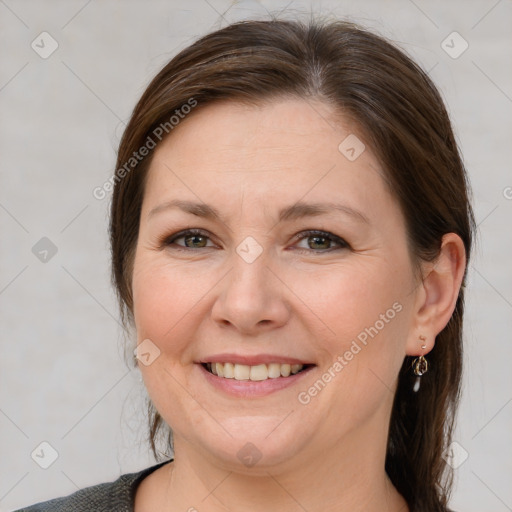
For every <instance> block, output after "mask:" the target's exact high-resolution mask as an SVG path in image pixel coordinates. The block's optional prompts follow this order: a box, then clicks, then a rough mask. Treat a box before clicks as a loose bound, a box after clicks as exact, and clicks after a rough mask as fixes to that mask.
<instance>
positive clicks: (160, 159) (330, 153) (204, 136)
mask: <svg viewBox="0 0 512 512" xmlns="http://www.w3.org/2000/svg"><path fill="white" fill-rule="evenodd" d="M355 132H356V128H355V127H354V126H353V125H350V124H349V123H347V122H344V121H343V120H342V119H340V117H339V116H336V115H335V113H334V111H333V110H332V109H331V107H330V106H329V105H327V104H326V103H323V102H321V101H319V100H314V101H313V100H307V101H306V100H302V99H295V98H287V99H280V100H276V101H271V102H265V103H262V104H261V105H258V106H253V105H246V104H241V103H236V102H232V101H231V102H220V103H215V104H211V105H208V106H205V107H202V108H200V106H198V107H197V110H196V111H193V113H192V114H190V115H189V116H188V117H186V118H185V119H184V120H182V121H181V122H180V123H179V125H178V126H176V127H175V128H174V129H173V131H172V133H171V135H170V136H169V137H167V138H166V139H165V140H164V141H163V142H162V143H161V144H160V145H159V146H158V147H157V149H156V150H155V154H154V157H153V161H152V164H151V166H150V169H149V176H148V181H147V187H146V191H145V200H144V202H145V203H150V205H151V204H153V203H155V202H158V201H161V200H168V199H169V198H172V197H175V196H183V195H185V196H187V197H188V198H191V199H194V200H197V199H204V200H206V198H207V199H208V201H206V202H211V201H212V200H214V199H217V201H218V203H219V205H220V206H221V207H222V205H223V203H224V204H225V205H227V202H226V201H228V202H230V203H232V202H233V200H234V198H237V197H238V198H239V200H240V201H246V202H253V203H254V204H255V205H256V204H257V203H258V202H259V201H264V202H265V203H266V204H267V205H268V204H273V203H274V202H287V203H289V202H290V201H292V202H293V201H298V200H299V199H301V198H307V199H311V200H315V201H316V200H333V201H334V200H336V199H337V198H339V197H340V196H343V197H344V198H345V199H348V200H349V201H352V202H356V203H365V202H366V203H367V205H366V207H367V208H369V209H372V208H373V209H375V206H376V204H375V202H376V200H384V201H385V202H386V201H388V202H389V200H390V197H387V196H389V194H387V191H386V189H385V184H384V180H383V179H382V174H383V171H382V169H381V168H380V164H379V162H378V161H377V159H376V158H375V156H374V155H373V153H372V151H371V150H370V148H368V146H366V147H365V148H364V150H363V151H362V153H361V154H360V155H359V156H357V158H355V159H349V158H347V154H346V153H344V152H343V151H344V150H346V149H347V148H346V146H347V144H346V143H345V141H347V140H348V141H349V146H352V147H354V150H355V151H357V152H358V153H359V152H360V151H361V148H363V147H364V146H363V144H364V143H363V141H362V140H361V137H360V136H359V135H357V134H356V133H355ZM340 144H341V146H340ZM357 144H360V145H359V146H358V145H357ZM340 148H341V150H340ZM349 149H351V148H349ZM348 156H353V154H350V153H349V154H348ZM212 193H214V194H215V197H212ZM386 194H387V196H386ZM170 196H172V197H170ZM327 196H328V197H327ZM150 205H148V206H147V207H146V208H143V209H146V210H147V208H149V206H150ZM153 206H154V204H153ZM146 213H147V212H146ZM375 213H376V214H378V212H375Z"/></svg>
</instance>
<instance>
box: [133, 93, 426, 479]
mask: <svg viewBox="0 0 512 512" xmlns="http://www.w3.org/2000/svg"><path fill="white" fill-rule="evenodd" d="M347 137H349V138H348V139H347ZM340 144H341V146H340ZM361 144H362V143H361V141H360V140H359V139H356V138H355V135H354V134H353V132H352V130H351V128H350V126H349V125H346V124H345V125H343V124H340V121H339V119H338V120H337V121H336V120H335V118H334V117H333V115H332V112H331V110H330V108H329V107H328V106H327V105H326V104H324V103H321V102H318V101H315V102H312V101H310V102H305V101H303V100H300V99H288V100H279V101H274V102H272V103H267V104H265V105H264V106H261V107H249V106H243V105H241V104H238V103H234V102H229V103H219V104H214V105H210V106H207V107H205V108H204V109H202V110H198V111H197V112H194V113H193V114H191V115H190V116H189V117H188V118H186V119H185V120H184V121H181V124H180V125H178V126H177V127H175V128H174V130H173V131H172V134H171V136H170V137H169V138H167V139H166V140H165V141H164V142H163V143H162V144H161V145H160V146H159V147H158V148H157V149H156V150H155V154H154V159H153V161H152V163H151V167H150V170H149V176H148V182H147V186H146V189H145V196H144V201H143V206H142V212H141V219H140V231H139V238H138V243H137V248H136V255H135V262H134V272H133V297H134V316H135V322H136V328H137V337H138V343H139V344H142V345H140V347H139V360H140V362H139V367H140V369H141V372H142V374H143V378H144V381H145V384H146V387H147V389H148V393H149V395H150V397H151V399H152V401H153V403H154V404H155V406H156V408H157V410H158V411H159V413H160V414H161V416H162V417H163V418H164V420H165V421H166V422H167V423H168V424H169V425H170V426H171V428H172V430H173V431H174V436H175V446H176V453H178V451H179V450H182V451H185V450H198V451H199V450H200V451H201V452H202V453H203V456H206V457H208V458H209V459H210V460H211V461H215V463H216V464H218V465H219V466H220V467H226V468H231V469H232V468H233V467H238V469H239V470H241V471H244V470H245V469H244V465H245V466H247V467H250V466H252V465H253V464H254V463H256V466H255V467H254V468H253V469H252V471H253V472H254V471H258V470H259V469H258V468H269V467H274V468H276V467H278V465H281V466H282V467H285V466H286V464H296V463H297V461H299V460H301V461H304V460H307V457H308V456H311V457H313V456H316V457H318V453H326V454H328V453H334V452H338V454H339V455H341V456H347V455H348V454H349V452H350V450H351V449H354V447H357V450H358V452H359V453H360V456H361V457H363V458H364V450H368V452H370V451H372V446H374V445H375V443H378V444H379V445H384V444H385V439H386V437H387V425H388V421H389V414H390V411H391V406H392V400H393V395H394V390H395V385H396V380H397V374H398V371H399V369H400V366H401V365H402V362H403V358H404V356H405V355H406V342H407V340H408V339H411V338H412V337H413V336H416V334H417V333H415V332H413V331H414V326H413V314H414V303H415V296H416V290H417V288H416V281H415V277H414V274H413V269H412V264H411V260H410V256H409V253H408V249H407V240H406V231H405V223H404V218H403V215H402V213H401V211H400V209H399V205H398V204H397V202H396V200H395V199H394V198H393V197H392V196H391V194H390V193H389V191H388V189H387V186H386V184H385V182H384V180H383V177H382V176H383V170H382V169H381V166H380V165H379V162H378V161H377V159H376V157H375V155H373V154H372V152H371V150H370V149H369V147H368V146H367V147H366V148H365V149H364V148H363V146H362V145H361ZM172 203H174V205H173V204H172ZM313 205H314V206H313ZM189 229H194V230H197V231H196V232H193V233H192V234H190V233H188V234H187V233H184V231H186V230H189ZM211 362H219V363H231V364H228V365H219V367H217V365H215V368H217V373H221V372H226V375H227V377H221V376H219V375H214V374H213V373H210V372H209V371H208V369H207V368H208V365H207V364H202V363H211ZM235 363H236V365H235ZM244 363H245V364H244ZM291 363H293V364H303V365H304V370H303V371H300V372H299V373H297V374H292V375H290V376H288V377H286V376H280V377H276V375H279V374H280V373H282V374H284V375H286V374H287V373H288V371H297V369H300V368H301V367H300V366H299V367H297V366H292V367H291V368H290V367H288V366H286V365H287V364H291ZM234 365H235V366H234ZM262 365H265V366H262ZM249 366H250V367H255V368H254V369H253V368H248V367H249ZM269 372H270V376H269ZM233 373H234V375H235V377H238V378H239V379H241V380H239V379H237V378H228V377H230V376H232V375H233ZM247 378H249V380H247ZM252 378H254V379H255V380H251V379H252ZM259 379H262V380H259ZM322 450H325V451H322Z"/></svg>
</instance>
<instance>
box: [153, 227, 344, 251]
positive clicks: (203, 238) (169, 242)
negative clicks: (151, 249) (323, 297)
mask: <svg viewBox="0 0 512 512" xmlns="http://www.w3.org/2000/svg"><path fill="white" fill-rule="evenodd" d="M178 240H183V241H184V243H183V244H181V243H176V242H177V241H178ZM209 240H210V237H209V235H208V234H207V233H206V232H204V231H202V230H201V229H187V230H185V231H180V232H179V233H176V234H174V235H171V236H170V237H167V238H165V239H163V240H162V242H161V245H162V247H164V246H167V247H168V246H175V247H174V248H175V249H178V250H188V249H203V248H207V247H215V245H214V244H213V243H212V244H211V245H207V244H208V241H209ZM294 240H299V241H302V240H308V242H307V245H308V247H307V248H306V249H305V248H298V250H299V251H302V252H309V253H311V252H317V253H318V252H319V253H324V252H331V251H333V250H336V249H349V248H350V245H349V244H348V243H347V242H346V241H345V240H343V239H342V238H340V237H339V236H336V235H334V234H332V233H328V232H326V231H319V230H307V231H301V232H300V233H298V234H297V235H295V236H294ZM210 241H211V240H210ZM332 244H336V245H337V246H338V247H337V248H336V247H332ZM294 250H295V249H294Z"/></svg>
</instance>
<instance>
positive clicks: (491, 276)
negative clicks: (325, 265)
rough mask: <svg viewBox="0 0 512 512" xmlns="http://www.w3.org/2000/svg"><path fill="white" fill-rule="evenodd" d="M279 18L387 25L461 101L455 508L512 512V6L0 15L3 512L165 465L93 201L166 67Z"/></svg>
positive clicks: (387, 4) (101, 208)
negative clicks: (461, 274)
mask: <svg viewBox="0 0 512 512" xmlns="http://www.w3.org/2000/svg"><path fill="white" fill-rule="evenodd" d="M265 8H266V9H268V10H269V11H272V12H274V13H277V12H279V11H281V10H282V11H283V12H282V14H281V16H282V17H293V16H296V15H300V14H301V13H304V12H306V13H307V12H309V11H313V12H321V13H323V14H324V15H332V16H337V17H347V18H349V19H351V20H354V21H358V22H360V23H363V24H364V25H366V26H367V27H370V28H374V29H375V30H377V31H379V32H380V33H382V34H384V35H387V36H389V37H391V38H392V39H394V40H395V41H398V42H399V43H400V44H401V45H402V47H403V48H405V49H406V50H407V51H408V52H409V53H410V54H411V55H412V56H413V57H414V58H415V59H416V60H418V61H419V62H420V63H421V65H422V66H423V67H424V69H426V70H429V72H430V75H431V76H432V78H433V79H434V81H435V82H436V84H437V85H438V86H439V88H440V89H441V91H442V94H443V96H444V98H445V99H446V102H447V104H448V107H449V110H450V112H451V115H452V117H453V122H454V125H455V128H456V132H457V135H458V138H459V140H460V144H461V148H462V151H463V154H464V158H465V162H466V164H467V168H468V171H469V174H470V177H471V180H472V185H473V190H474V206H475V212H476V217H477V221H478V223H479V244H478V246H477V248H476V251H475V258H474V260H473V262H472V265H471V268H470V279H469V284H468V295H469V298H468V303H467V318H466V325H465V327H466V373H465V378H464V397H463V401H462V407H461V410H460V419H459V423H458V429H457V435H456V440H457V442H458V443H459V444H460V445H461V447H462V448H463V449H464V450H465V451H467V453H468V454H469V457H468V459H467V460H466V461H464V463H462V465H460V467H459V468H458V469H457V471H456V473H457V487H456V491H455V493H454V497H453V500H452V507H454V508H455V509H456V510H458V511H459V512H476V511H478V512H482V511H484V510H485V511H490V510H493V511H496V512H501V511H506V510H512V487H511V485H510V483H511V477H512V434H511V432H512V428H511V427H512V403H511V401H512V385H511V383H512V372H511V371H510V364H511V361H512V339H511V334H510V333H511V331H512V315H511V308H512V269H511V255H512V235H511V233H512V230H511V228H510V224H511V222H510V221H511V217H512V200H511V197H512V188H507V187H512V174H511V172H510V162H511V161H512V150H511V148H512V142H511V141H512V139H511V135H512V133H511V124H512V70H511V66H510V63H511V62H512V44H511V43H512V3H511V1H510V0H501V1H495V0H490V1H487V0H481V1H462V0H460V1H438V2H427V1H420V0H415V1H414V2H413V1H412V0H393V1H377V0H372V1H343V0H342V1H329V2H328V1H322V2H314V1H311V2H308V1H300V0H295V1H292V2H290V0H265V1H262V2H257V1H247V2H228V1H226V0H208V1H206V0H191V1H178V0H175V1H169V0H168V1H149V2H142V1H139V2H135V1H125V2H119V1H112V0H108V1H100V0H92V1H86V0H80V1H45V2H41V1H21V0H18V1H15V0H0V43H1V48H2V53H1V57H0V59H1V62H0V112H1V117H0V155H1V161H0V173H1V174H0V180H1V186H0V235H1V238H0V312H1V313H0V314H1V319H0V321H1V323H0V325H1V358H0V433H1V435H0V510H2V511H6V510H13V509H15V508H18V507H21V506H22V505H27V504H29V503H33V502H36V501H41V500H44V499H49V498H53V497H56V496H59V495H64V494H69V493H71V492H73V491H75V490H76V489H77V488H82V487H85V486H88V485H92V484H95V483H99V482H104V481H109V480H113V479H115V478H117V476H118V475H119V474H121V473H124V472H130V471H136V470H139V469H141V468H143V467H147V466H149V465H152V464H154V460H153V459H152V458H151V457H150V456H149V449H148V447H147V445H145V444H144V437H145V418H144V412H143V409H142V407H143V397H144V394H145V391H144V389H143V387H142V384H141V382H140V380H139V379H140V375H139V373H138V370H133V371H130V370H129V369H128V368H127V367H126V365H125V363H124V360H123V348H122V338H121V330H120V327H119V325H118V320H117V318H118V317H117V309H116V308H117V307H116V304H115V300H114V295H113V292H112V290H111V287H110V284H109V248H108V238H107V219H108V203H109V199H110V197H107V198H106V199H104V200H102V201H99V200H96V199H95V198H94V197H93V195H92V190H93V189H94V187H96V186H101V185H102V184H103V183H104V181H105V180H106V179H107V178H108V177H109V176H110V175H111V173H112V172H113V167H114V163H115V149H116V147H117V144H118V141H119V137H120V135H121V133H122V127H123V122H124V121H126V120H127V119H128V117H129V115H130V113H131V110H132V108H133V107H134V105H135V102H136V100H137V99H138V97H139V96H140V94H141V93H142V91H143V90H144V87H145V86H146V85H147V83H148V81H149V80H150V78H151V77H152V76H153V75H154V74H155V73H156V72H157V71H158V70H159V69H160V68H161V66H162V65H163V64H164V63H165V62H167V61H168V60H169V59H170V58H171V57H172V56H173V55H174V54H175V53H177V52H178V51H179V50H180V49H182V48H184V47H185V46H186V45H188V44H189V43H190V42H192V40H194V39H195V38H196V37H198V36H200V35H203V34H205V33H206V32H208V31H211V30H213V29H215V28H220V27H221V26H224V25H226V24H227V23H228V22H230V21H234V20H235V19H240V18H246V17H254V12H256V13H260V14H259V15H262V14H264V13H265ZM221 15H222V16H221ZM43 31H46V32H48V33H50V34H51V36H52V37H53V38H54V39H55V40H56V41H57V42H58V45H59V47H58V49H57V50H56V51H55V52H54V53H53V54H52V55H51V56H50V57H49V58H47V59H43V58H41V57H40V56H39V55H38V54H37V53H36V52H35V51H34V50H33V49H32V48H31V43H32V41H33V40H36V42H37V41H40V38H38V36H39V34H40V33H41V32H43ZM453 31H457V32H458V33H459V34H460V35H461V36H462V37H463V38H464V39H465V40H466V41H467V43H468V44H469V47H468V49H467V50H466V51H465V52H464V53H463V54H462V55H461V56H460V57H459V58H457V59H453V58H452V57H450V56H449V55H448V54H447V53H446V52H445V51H444V49H443V48H442V46H441V43H442V41H443V40H444V39H445V38H446V37H447V36H448V35H449V34H451V33H452V32H453ZM39 44H41V43H39ZM457 44H459V43H457ZM46 48H48V46H46ZM459 48H460V46H459ZM45 236H46V237H48V238H49V239H50V240H51V241H52V242H53V243H54V244H55V245H56V246H57V248H58V252H57V254H56V255H55V256H53V257H52V258H51V259H49V261H47V262H46V263H43V262H41V261H40V260H39V259H38V258H36V256H35V255H34V254H33V253H32V247H33V246H34V245H35V244H36V243H37V242H38V241H39V240H40V239H41V238H42V237H45ZM42 441H47V442H49V443H50V444H51V445H52V446H53V447H54V448H55V449H56V450H57V452H58V454H59V457H58V459H57V460H56V461H55V463H54V464H53V465H51V466H50V467H49V468H48V469H46V470H44V469H42V468H40V467H39V466H38V465H37V464H36V463H35V462H34V460H32V458H31V453H32V452H33V450H34V449H35V448H36V447H37V446H39V444H40V443H41V442H42ZM461 453H463V452H461Z"/></svg>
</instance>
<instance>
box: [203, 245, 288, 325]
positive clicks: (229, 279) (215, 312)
mask: <svg viewBox="0 0 512 512" xmlns="http://www.w3.org/2000/svg"><path fill="white" fill-rule="evenodd" d="M232 261H233V268H232V270H231V271H230V272H228V274H227V276H226V277H225V278H224V279H222V281H221V282H220V283H219V286H221V288H220V292H219V295H218V296H217V298H216V300H215V303H214V305H213V307H212V318H213V320H214V321H215V322H216V323H218V324H219V325H220V326H221V327H223V328H226V327H231V328H233V329H236V330H237V331H239V333H243V334H245V335H256V334H258V333H260V332H266V331H269V330H273V329H276V328H278V327H281V326H283V325H285V324H286V323H287V321H288V319H289V316H290V311H291V307H290V303H289V301H288V300H287V297H289V295H290V291H289V289H288V288H287V287H286V284H285V283H283V281H282V280H281V279H279V278H278V275H277V273H276V272H275V271H274V270H271V268H270V267H269V265H268V264H269V263H270V262H269V261H268V258H267V257H266V256H265V251H264V252H263V254H261V256H260V257H259V258H257V259H256V260H255V261H253V262H252V263H248V262H247V261H245V260H244V259H243V258H241V257H240V256H239V255H238V254H236V253H235V254H234V255H233V258H232Z"/></svg>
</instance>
